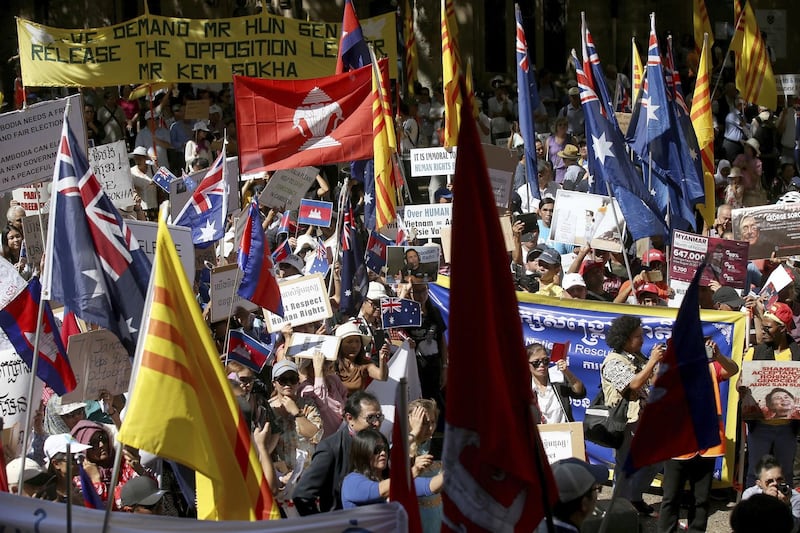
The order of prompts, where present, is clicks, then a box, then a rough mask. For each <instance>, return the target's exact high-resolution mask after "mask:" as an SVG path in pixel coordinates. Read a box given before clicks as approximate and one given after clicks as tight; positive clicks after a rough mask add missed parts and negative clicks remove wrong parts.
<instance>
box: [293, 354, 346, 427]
mask: <svg viewBox="0 0 800 533" xmlns="http://www.w3.org/2000/svg"><path fill="white" fill-rule="evenodd" d="M299 363H300V364H299V365H298V369H299V371H300V377H301V379H302V381H301V383H300V387H299V389H300V397H301V398H304V399H309V400H313V402H314V403H315V404H316V406H317V409H319V414H320V416H321V417H322V438H323V439H324V438H325V437H327V436H329V435H333V434H334V433H336V430H338V429H339V426H341V425H342V416H344V404H345V402H346V401H347V388H345V386H344V383H342V380H341V378H339V376H337V375H336V372H334V370H333V364H334V362H333V361H326V360H325V355H324V354H323V353H322V352H315V353H314V358H313V359H308V358H302V359H299Z"/></svg>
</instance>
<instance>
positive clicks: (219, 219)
mask: <svg viewBox="0 0 800 533" xmlns="http://www.w3.org/2000/svg"><path fill="white" fill-rule="evenodd" d="M225 174H226V171H225V148H224V144H223V149H222V152H220V154H219V157H217V159H216V161H214V164H213V165H211V168H210V169H208V172H207V173H206V176H205V177H204V178H203V181H201V182H200V185H198V186H197V189H195V191H194V192H193V193H192V197H191V198H190V199H189V201H188V202H186V205H185V206H183V209H181V211H180V213H178V216H177V217H176V219H175V222H174V223H175V224H176V225H178V226H186V227H189V228H192V242H193V243H194V244H205V243H210V242H213V241H218V240H219V239H221V238H222V237H223V236H224V235H225V217H226V215H227V207H228V183H227V181H226V180H225V177H226V176H225Z"/></svg>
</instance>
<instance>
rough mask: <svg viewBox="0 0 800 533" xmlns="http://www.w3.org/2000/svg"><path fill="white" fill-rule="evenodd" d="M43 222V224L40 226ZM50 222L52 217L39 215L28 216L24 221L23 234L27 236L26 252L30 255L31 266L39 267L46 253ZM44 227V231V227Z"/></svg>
mask: <svg viewBox="0 0 800 533" xmlns="http://www.w3.org/2000/svg"><path fill="white" fill-rule="evenodd" d="M40 220H41V222H42V224H41V225H39V221H40ZM49 222H50V217H48V216H42V217H41V218H40V217H39V215H32V216H27V217H25V218H23V219H22V233H23V235H25V250H26V251H27V252H26V253H27V254H28V263H30V264H31V265H37V266H38V265H39V262H40V261H41V260H42V254H43V253H44V246H45V240H46V235H47V224H48V223H49ZM41 226H44V231H42V227H41Z"/></svg>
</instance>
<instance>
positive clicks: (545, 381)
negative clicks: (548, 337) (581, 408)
mask: <svg viewBox="0 0 800 533" xmlns="http://www.w3.org/2000/svg"><path fill="white" fill-rule="evenodd" d="M527 352H528V366H529V370H530V372H531V378H532V379H531V384H532V386H533V392H534V393H535V394H536V396H537V400H538V403H539V409H540V410H541V413H542V418H543V419H544V423H546V424H560V423H562V422H574V421H575V419H574V418H573V417H572V404H571V403H570V398H575V399H581V398H585V397H586V387H584V386H583V382H582V381H581V380H579V379H578V378H577V377H576V376H575V374H573V373H572V372H571V371H570V369H569V367H568V366H567V360H566V359H561V360H560V361H558V362H557V363H556V367H557V368H558V370H559V371H561V373H562V374H563V375H564V382H559V383H553V382H552V381H550V372H549V367H550V356H549V355H548V353H547V349H546V348H545V347H544V346H543V345H541V344H539V343H534V344H531V345H530V346H528V348H527Z"/></svg>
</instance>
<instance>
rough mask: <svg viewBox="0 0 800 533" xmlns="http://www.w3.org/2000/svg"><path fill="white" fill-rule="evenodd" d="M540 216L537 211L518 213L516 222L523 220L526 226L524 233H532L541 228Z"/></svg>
mask: <svg viewBox="0 0 800 533" xmlns="http://www.w3.org/2000/svg"><path fill="white" fill-rule="evenodd" d="M538 220H539V217H538V216H537V215H536V213H523V214H521V215H517V216H516V217H515V219H514V222H522V224H523V225H524V228H523V230H522V233H531V232H533V231H536V230H538V229H539V224H538Z"/></svg>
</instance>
